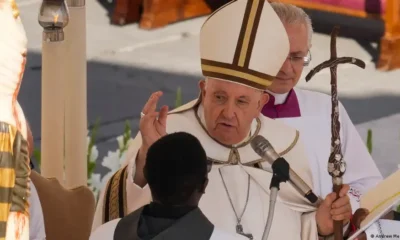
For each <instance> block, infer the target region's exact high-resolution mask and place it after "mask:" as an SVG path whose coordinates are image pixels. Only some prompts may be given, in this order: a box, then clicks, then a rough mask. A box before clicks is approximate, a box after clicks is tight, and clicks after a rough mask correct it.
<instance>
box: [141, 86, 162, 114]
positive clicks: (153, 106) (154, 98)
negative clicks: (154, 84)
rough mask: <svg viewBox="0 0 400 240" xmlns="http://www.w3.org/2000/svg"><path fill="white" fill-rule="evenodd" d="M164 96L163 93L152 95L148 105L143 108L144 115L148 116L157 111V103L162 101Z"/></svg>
mask: <svg viewBox="0 0 400 240" xmlns="http://www.w3.org/2000/svg"><path fill="white" fill-rule="evenodd" d="M161 96H162V92H161V91H158V92H154V93H153V94H151V96H150V98H149V100H147V102H146V104H145V105H144V107H143V110H142V113H143V114H144V115H147V114H149V113H151V112H154V111H156V109H157V103H158V100H159V99H160V97H161Z"/></svg>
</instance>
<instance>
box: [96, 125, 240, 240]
mask: <svg viewBox="0 0 400 240" xmlns="http://www.w3.org/2000/svg"><path fill="white" fill-rule="evenodd" d="M188 160H190V161H188ZM209 170H211V165H209V164H207V155H206V152H205V151H204V148H203V147H202V146H201V144H200V142H199V140H198V139H197V138H196V137H194V136H193V135H191V134H188V133H184V132H177V133H171V134H168V135H166V136H164V137H162V138H160V139H159V140H158V141H156V142H155V143H154V144H153V145H151V147H150V148H149V150H148V152H147V157H146V165H145V168H144V175H145V179H146V180H147V182H148V184H149V188H150V192H151V195H152V199H153V201H152V202H151V203H150V204H148V205H145V206H144V207H141V208H139V209H138V210H136V211H134V212H132V213H130V214H128V215H127V216H125V217H124V218H122V219H120V218H119V219H116V220H112V221H110V222H108V223H106V224H104V225H102V226H100V227H99V228H98V229H97V230H96V231H95V232H94V233H93V234H92V236H91V237H90V239H89V240H112V239H113V240H140V239H142V240H149V239H152V240H161V239H162V240H180V239H182V240H187V239H191V240H209V239H210V240H246V238H245V237H242V236H240V235H233V234H228V233H225V232H223V231H220V230H218V229H216V228H215V227H214V225H213V224H212V223H211V222H210V221H209V220H208V219H207V217H206V216H204V214H203V213H202V212H201V210H200V209H199V207H198V204H199V201H200V199H201V197H202V195H203V194H204V193H205V191H206V187H207V184H208V177H207V175H208V171H209Z"/></svg>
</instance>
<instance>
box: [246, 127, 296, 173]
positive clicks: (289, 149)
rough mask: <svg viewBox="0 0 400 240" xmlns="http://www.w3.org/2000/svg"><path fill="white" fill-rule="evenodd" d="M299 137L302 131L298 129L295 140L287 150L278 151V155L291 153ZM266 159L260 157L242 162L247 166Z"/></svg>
mask: <svg viewBox="0 0 400 240" xmlns="http://www.w3.org/2000/svg"><path fill="white" fill-rule="evenodd" d="M299 138H300V133H299V131H296V136H295V137H294V139H293V142H292V143H291V144H290V145H289V147H287V148H286V149H285V150H283V151H282V152H280V153H278V155H279V156H283V155H285V154H287V153H289V152H290V151H291V150H292V149H293V148H294V147H295V146H296V144H297V142H298V141H299ZM266 161H267V160H264V159H262V158H260V159H257V160H254V161H251V162H247V163H242V164H243V165H245V166H247V165H254V164H261V163H263V162H266Z"/></svg>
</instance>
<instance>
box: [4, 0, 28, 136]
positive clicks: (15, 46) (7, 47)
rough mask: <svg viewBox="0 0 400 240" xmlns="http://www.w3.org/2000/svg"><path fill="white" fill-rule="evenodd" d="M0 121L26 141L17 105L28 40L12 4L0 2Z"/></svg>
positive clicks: (23, 123) (16, 9) (5, 1)
mask: <svg viewBox="0 0 400 240" xmlns="http://www.w3.org/2000/svg"><path fill="white" fill-rule="evenodd" d="M0 29H1V37H0V110H1V111H0V121H2V122H7V123H9V124H11V125H14V126H17V128H18V129H19V130H20V131H21V133H22V135H23V136H24V138H25V139H26V121H25V116H24V113H23V111H22V109H21V107H20V105H19V103H18V101H17V97H18V92H19V89H20V86H21V81H22V77H23V73H24V70H25V63H26V53H27V37H26V33H25V30H24V27H23V25H22V22H21V18H20V17H19V10H18V8H17V5H16V3H15V1H14V0H0Z"/></svg>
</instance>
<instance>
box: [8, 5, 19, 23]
mask: <svg viewBox="0 0 400 240" xmlns="http://www.w3.org/2000/svg"><path fill="white" fill-rule="evenodd" d="M10 5H11V9H12V13H13V17H14V18H15V19H17V18H18V17H19V9H18V6H17V3H16V2H15V0H11V1H10Z"/></svg>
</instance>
